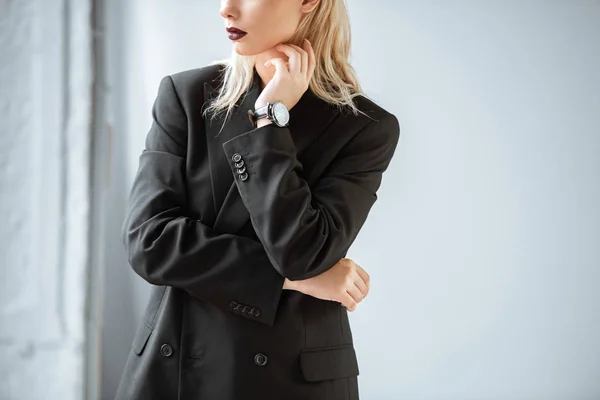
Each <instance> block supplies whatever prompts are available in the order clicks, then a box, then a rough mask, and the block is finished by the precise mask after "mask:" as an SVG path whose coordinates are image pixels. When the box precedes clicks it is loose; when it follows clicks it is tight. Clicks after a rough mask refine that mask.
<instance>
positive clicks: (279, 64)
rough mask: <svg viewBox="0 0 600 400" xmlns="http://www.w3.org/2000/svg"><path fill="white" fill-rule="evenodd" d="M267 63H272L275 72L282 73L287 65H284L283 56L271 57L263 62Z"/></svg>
mask: <svg viewBox="0 0 600 400" xmlns="http://www.w3.org/2000/svg"><path fill="white" fill-rule="evenodd" d="M268 63H271V64H273V65H274V66H275V70H276V71H277V72H280V73H284V72H286V71H287V66H286V63H285V61H283V58H279V57H275V58H271V59H270V60H269V61H267V62H266V63H265V65H268Z"/></svg>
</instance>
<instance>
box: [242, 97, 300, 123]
mask: <svg viewBox="0 0 600 400" xmlns="http://www.w3.org/2000/svg"><path fill="white" fill-rule="evenodd" d="M248 118H249V119H250V122H252V125H253V126H255V127H256V122H257V121H258V120H259V119H261V118H267V119H268V120H269V121H272V122H273V123H274V124H275V125H277V126H279V127H284V126H287V125H288V123H289V121H290V112H289V111H288V109H287V107H286V106H285V104H283V103H282V102H280V101H274V102H269V103H267V104H266V105H264V106H262V107H259V108H258V109H257V110H248Z"/></svg>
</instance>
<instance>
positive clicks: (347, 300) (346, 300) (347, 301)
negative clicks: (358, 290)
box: [340, 293, 356, 311]
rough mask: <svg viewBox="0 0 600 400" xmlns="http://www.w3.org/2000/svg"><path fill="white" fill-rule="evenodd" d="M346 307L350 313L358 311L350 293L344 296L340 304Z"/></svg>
mask: <svg viewBox="0 0 600 400" xmlns="http://www.w3.org/2000/svg"><path fill="white" fill-rule="evenodd" d="M340 303H342V305H343V306H344V307H346V308H347V309H348V311H354V310H356V302H355V301H354V299H353V298H352V296H350V295H349V294H348V293H344V294H342V301H341V302H340Z"/></svg>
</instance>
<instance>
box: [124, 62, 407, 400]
mask: <svg viewBox="0 0 600 400" xmlns="http://www.w3.org/2000/svg"><path fill="white" fill-rule="evenodd" d="M219 72H220V66H216V65H210V66H205V67H203V68H198V69H193V70H188V71H183V72H179V73H176V74H173V75H170V76H166V77H164V78H163V79H162V81H161V82H160V87H159V89H158V95H157V97H156V100H155V102H154V105H153V108H152V116H153V122H152V126H151V128H150V131H149V132H148V135H147V137H146V141H145V149H144V150H143V151H142V153H141V155H140V158H139V169H138V171H137V174H136V176H135V179H134V182H133V185H132V188H131V191H130V197H129V201H128V207H127V211H126V217H125V220H124V223H123V229H122V238H123V241H124V244H125V248H126V251H127V254H128V257H129V263H130V265H131V267H132V268H133V270H134V271H135V272H136V273H137V274H139V275H140V276H141V277H142V278H144V279H145V280H146V281H148V282H149V283H151V284H153V285H155V286H154V287H153V288H152V292H151V295H150V300H149V302H148V306H147V308H146V311H145V313H144V316H143V319H142V320H141V321H140V323H139V328H138V330H137V332H136V334H135V337H134V339H133V345H132V349H131V353H130V354H129V357H128V360H127V364H126V367H125V370H124V372H123V375H122V378H121V382H120V385H119V389H118V393H117V396H116V398H117V399H140V400H142V399H143V400H155V399H156V400H164V399H184V400H187V399H206V400H213V399H214V400H241V399H243V400H251V399H277V400H281V399H286V400H294V399H297V400H305V399H306V400H308V399H310V400H318V399H323V400H325V399H326V400H338V399H339V400H342V399H358V380H357V375H358V373H359V370H358V362H357V358H356V353H355V350H354V345H353V340H352V333H351V330H350V326H349V321H348V313H347V310H346V308H345V307H343V306H342V305H341V304H340V303H338V302H334V301H325V300H321V299H317V298H314V297H312V296H307V295H305V294H303V293H300V292H296V291H290V290H285V291H284V290H282V286H283V281H284V277H287V278H289V279H291V280H299V279H307V278H310V277H313V276H316V275H319V274H321V273H323V272H324V271H326V270H328V269H329V268H331V267H332V266H333V265H334V264H336V263H337V262H338V261H339V260H340V259H341V258H342V257H344V256H345V255H346V253H347V251H348V249H349V247H350V245H351V244H352V242H353V241H354V239H355V238H356V236H357V234H358V232H359V230H360V229H361V227H362V225H363V223H364V222H365V220H366V218H367V214H368V213H369V211H370V209H371V207H372V206H373V204H374V203H375V201H376V199H377V195H376V192H377V190H378V188H379V186H380V184H381V181H382V174H383V172H384V171H385V170H386V168H387V167H388V164H389V163H390V160H391V159H392V155H393V154H394V151H395V148H396V145H397V143H398V139H399V135H400V128H399V124H398V120H397V119H396V117H395V116H394V115H393V114H391V113H389V112H387V111H385V110H384V109H382V108H381V107H379V106H377V105H376V104H375V103H373V102H372V101H370V100H368V99H367V98H365V97H362V96H361V97H359V98H358V99H356V102H357V105H358V107H359V108H360V109H361V110H362V111H364V112H365V113H367V114H368V115H369V117H370V118H367V117H365V116H362V115H361V116H354V115H352V114H350V113H343V114H342V113H340V112H337V111H335V109H334V108H333V107H331V106H329V105H327V103H325V102H323V101H322V100H320V99H318V98H317V97H316V96H315V95H314V94H313V93H312V92H311V91H310V90H308V91H307V92H306V93H305V94H304V95H303V96H302V98H301V99H300V101H299V102H298V103H297V104H296V106H294V107H293V108H292V109H291V110H290V125H289V127H284V128H281V127H278V126H276V125H274V124H270V125H267V126H263V127H260V128H254V127H253V126H252V124H251V123H250V121H249V119H248V115H247V110H248V109H250V108H253V106H254V102H255V100H256V98H257V97H258V95H259V93H260V90H261V89H260V77H259V76H258V74H257V73H256V71H254V81H253V85H252V86H251V88H250V89H249V90H248V92H247V95H246V96H245V97H243V98H242V99H241V100H240V101H239V102H238V105H237V106H236V108H235V112H234V113H233V115H232V116H231V119H230V120H228V122H227V123H226V124H225V126H224V128H223V130H222V131H221V132H220V133H219V130H220V128H221V124H222V123H223V117H222V116H221V117H220V118H219V119H216V120H214V121H212V122H211V121H210V120H209V119H208V118H203V116H202V111H203V108H202V107H203V104H205V102H206V101H207V100H209V98H211V96H213V95H214V94H215V93H216V90H217V89H218V87H219V85H220V83H221V80H220V79H221V76H220V74H219Z"/></svg>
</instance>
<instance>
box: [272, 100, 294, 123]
mask: <svg viewBox="0 0 600 400" xmlns="http://www.w3.org/2000/svg"><path fill="white" fill-rule="evenodd" d="M277 106H280V107H283V109H284V110H285V114H286V115H287V121H285V122H282V121H279V119H278V118H277V117H276V114H275V107H277ZM267 114H268V118H269V120H271V121H273V123H275V124H277V126H279V127H284V126H287V125H288V123H289V121H290V112H289V110H288V109H287V107H286V106H285V104H283V102H281V101H274V102H271V103H269V108H268V111H267Z"/></svg>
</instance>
